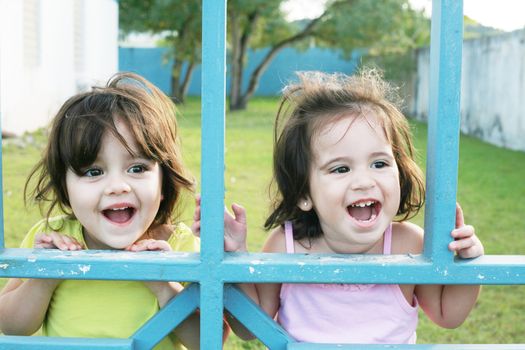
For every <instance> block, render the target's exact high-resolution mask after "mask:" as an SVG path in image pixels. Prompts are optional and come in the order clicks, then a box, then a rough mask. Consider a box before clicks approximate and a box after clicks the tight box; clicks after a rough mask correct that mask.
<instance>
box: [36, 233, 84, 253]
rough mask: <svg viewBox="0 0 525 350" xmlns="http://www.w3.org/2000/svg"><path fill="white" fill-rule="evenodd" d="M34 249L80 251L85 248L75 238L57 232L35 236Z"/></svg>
mask: <svg viewBox="0 0 525 350" xmlns="http://www.w3.org/2000/svg"><path fill="white" fill-rule="evenodd" d="M33 247H34V248H44V249H60V250H82V249H85V246H84V245H83V244H82V243H79V242H78V241H77V240H76V239H75V238H73V237H70V236H66V235H63V234H61V233H58V232H41V233H37V234H36V235H35V242H34V245H33Z"/></svg>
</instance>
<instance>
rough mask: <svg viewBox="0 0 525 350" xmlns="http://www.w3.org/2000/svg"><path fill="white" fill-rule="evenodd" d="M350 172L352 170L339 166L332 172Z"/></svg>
mask: <svg viewBox="0 0 525 350" xmlns="http://www.w3.org/2000/svg"><path fill="white" fill-rule="evenodd" d="M349 171H350V168H349V167H347V166H344V165H343V166H338V167H336V168H334V169H332V170H331V171H330V172H331V173H334V174H344V173H347V172H349Z"/></svg>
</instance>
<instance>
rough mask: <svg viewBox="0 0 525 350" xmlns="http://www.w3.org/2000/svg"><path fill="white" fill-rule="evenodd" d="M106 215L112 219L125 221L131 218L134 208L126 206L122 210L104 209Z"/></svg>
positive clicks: (118, 221)
mask: <svg viewBox="0 0 525 350" xmlns="http://www.w3.org/2000/svg"><path fill="white" fill-rule="evenodd" d="M104 215H105V216H106V217H107V218H108V219H109V220H111V221H114V222H117V223H123V222H126V221H128V220H129V219H131V217H132V216H133V209H132V208H126V209H122V210H104Z"/></svg>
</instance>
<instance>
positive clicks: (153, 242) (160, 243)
mask: <svg viewBox="0 0 525 350" xmlns="http://www.w3.org/2000/svg"><path fill="white" fill-rule="evenodd" d="M125 250H127V251H130V252H144V251H163V252H170V251H171V246H170V245H169V243H168V242H166V241H164V240H160V239H152V238H150V239H143V240H140V241H137V242H135V243H133V244H132V245H130V246H129V247H127V248H126V249H125Z"/></svg>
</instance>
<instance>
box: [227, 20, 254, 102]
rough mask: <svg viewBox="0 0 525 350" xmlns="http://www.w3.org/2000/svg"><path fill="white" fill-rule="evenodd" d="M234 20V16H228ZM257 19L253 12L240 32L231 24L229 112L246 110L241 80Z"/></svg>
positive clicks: (238, 28)
mask: <svg viewBox="0 0 525 350" xmlns="http://www.w3.org/2000/svg"><path fill="white" fill-rule="evenodd" d="M230 17H231V18H232V20H233V21H235V20H236V18H235V17H234V14H233V15H231V16H230ZM258 18H259V13H258V12H257V11H254V12H252V13H250V14H249V15H248V21H247V25H246V27H245V28H243V30H241V28H240V26H239V24H238V22H234V23H232V29H231V33H232V34H231V35H232V42H233V44H232V45H233V47H232V58H231V76H230V79H231V82H230V110H231V111H235V110H240V109H246V103H245V102H243V101H242V97H243V96H242V94H241V92H242V80H243V76H244V62H245V60H246V54H247V52H248V44H249V42H250V38H251V36H252V33H253V29H254V28H255V25H256V22H257V20H258Z"/></svg>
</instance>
